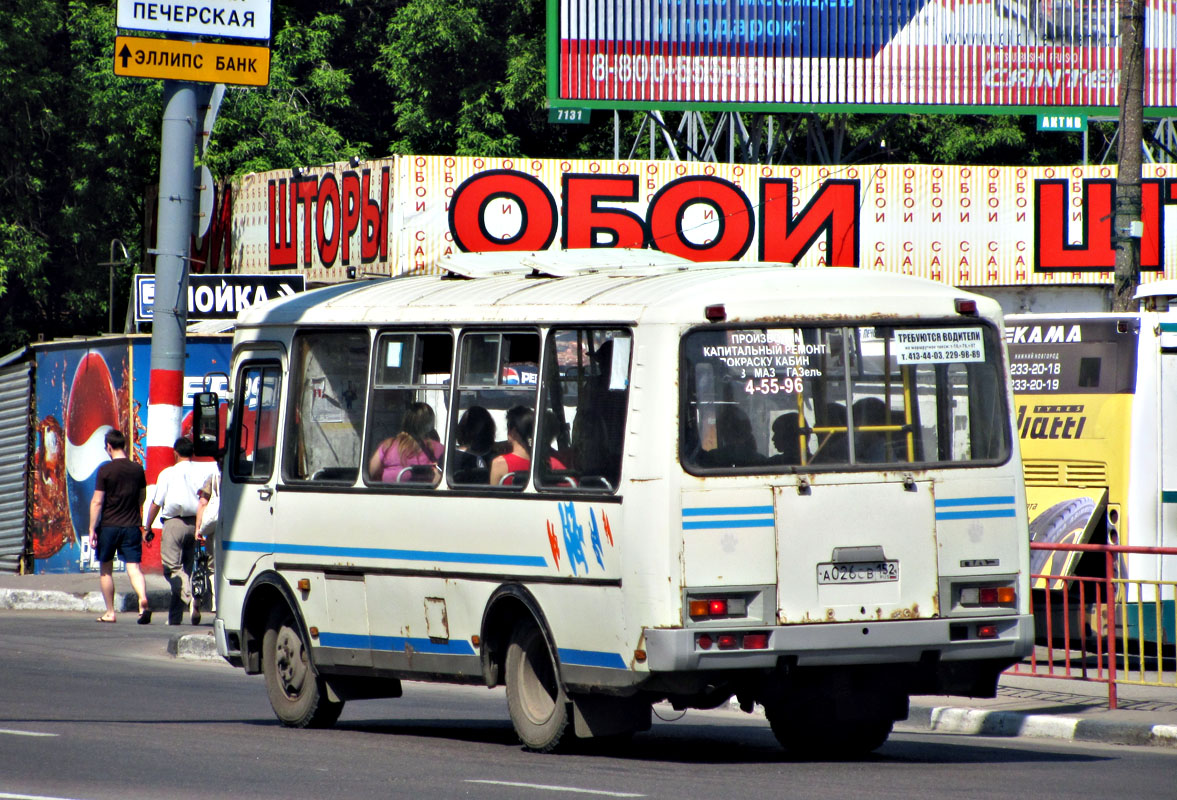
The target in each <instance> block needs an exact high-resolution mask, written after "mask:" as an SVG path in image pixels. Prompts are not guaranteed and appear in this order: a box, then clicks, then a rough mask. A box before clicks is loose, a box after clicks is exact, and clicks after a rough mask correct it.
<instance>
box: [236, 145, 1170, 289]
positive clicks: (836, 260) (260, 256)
mask: <svg viewBox="0 0 1177 800" xmlns="http://www.w3.org/2000/svg"><path fill="white" fill-rule="evenodd" d="M1114 194H1115V169H1114V167H1109V166H1090V167H962V166H926V165H902V164H899V165H877V166H869V165H864V166H852V167H829V166H761V165H751V164H708V163H701V162H691V163H683V162H674V161H604V160H602V161H587V160H580V161H577V160H563V161H561V160H555V159H512V158H480V157H456V156H399V157H396V158H390V159H384V160H379V161H370V162H365V163H363V164H361V165H360V166H359V167H356V168H353V167H351V166H349V165H348V164H346V163H339V164H331V165H325V166H323V167H319V168H310V169H308V170H305V171H302V172H301V174H298V175H295V174H294V173H292V172H291V171H289V170H276V171H273V172H268V173H261V174H252V175H247V176H245V177H243V178H241V179H240V180H239V181H237V182H236V183H235V185H234V187H233V191H232V196H233V203H234V204H233V211H232V235H233V237H234V239H235V241H233V242H232V243H231V247H230V250H231V252H232V253H233V254H234V255H233V258H234V263H233V267H232V268H233V271H234V272H253V273H270V272H275V271H277V272H295V273H301V274H304V275H305V276H306V279H307V280H308V281H311V282H333V281H342V280H348V279H351V278H356V277H363V276H365V275H369V274H383V275H388V274H398V273H401V272H406V271H420V272H430V271H434V270H436V268H437V266H436V265H437V262H438V259H440V258H442V257H443V256H445V255H448V254H451V253H456V252H461V251H495V250H516V251H539V250H548V249H557V248H566V249H580V248H591V247H639V248H640V247H648V248H656V249H659V250H662V251H665V252H668V253H673V254H676V255H679V256H682V257H685V258H688V259H691V260H694V261H725V260H736V261H740V260H743V261H751V260H767V261H783V262H790V263H794V264H798V265H803V266H830V267H848V268H858V269H872V270H884V271H891V272H900V273H904V274H909V275H917V276H921V277H925V278H930V279H933V280H939V281H944V282H946V283H951V284H954V285H959V286H976V287H983V286H1030V285H1067V284H1084V285H1101V284H1102V285H1110V284H1111V280H1112V273H1113V271H1114V269H1115V249H1114V247H1113V229H1112V220H1113V218H1114V214H1113V201H1114ZM1143 222H1144V235H1143V238H1142V239H1141V266H1142V280H1144V281H1148V280H1152V279H1156V278H1161V277H1169V278H1177V244H1175V243H1177V175H1175V171H1174V169H1173V167H1172V165H1164V164H1146V165H1145V166H1144V183H1143Z"/></svg>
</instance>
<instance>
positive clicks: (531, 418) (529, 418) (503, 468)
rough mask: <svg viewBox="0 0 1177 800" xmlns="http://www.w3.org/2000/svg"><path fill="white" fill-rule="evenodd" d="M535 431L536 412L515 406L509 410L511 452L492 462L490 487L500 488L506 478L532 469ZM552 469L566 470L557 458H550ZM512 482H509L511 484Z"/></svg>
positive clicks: (508, 422)
mask: <svg viewBox="0 0 1177 800" xmlns="http://www.w3.org/2000/svg"><path fill="white" fill-rule="evenodd" d="M534 430H535V412H534V411H532V410H531V409H530V408H527V407H526V406H515V407H513V408H510V409H508V410H507V441H508V442H509V443H510V444H511V450H510V452H508V453H503V454H502V455H501V456H498V457H497V458H495V460H494V461H492V462H490V485H491V486H498V485H499V482H500V481H502V480H503V478H504V476H507V475H510V474H511V473H514V472H526V471H527V470H528V469H530V468H531V437H532V431H534ZM548 463H549V464H550V465H551V468H552V469H564V468H565V467H564V465H563V464H561V463H560V461H559V459H557V458H556V457H555V456H550V457H549V458H548ZM510 483H511V481H507V484H510Z"/></svg>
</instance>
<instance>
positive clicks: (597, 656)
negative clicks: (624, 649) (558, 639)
mask: <svg viewBox="0 0 1177 800" xmlns="http://www.w3.org/2000/svg"><path fill="white" fill-rule="evenodd" d="M557 650H558V652H559V653H560V662H561V663H563V664H570V665H573V666H577V667H607V668H608V669H626V666H625V659H623V658H622V657H621V655H620V654H618V653H605V652H602V651H599V650H572V649H570V648H567V647H560V648H557Z"/></svg>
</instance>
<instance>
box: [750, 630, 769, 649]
mask: <svg viewBox="0 0 1177 800" xmlns="http://www.w3.org/2000/svg"><path fill="white" fill-rule="evenodd" d="M744 649H745V650H767V649H768V634H767V633H745V634H744Z"/></svg>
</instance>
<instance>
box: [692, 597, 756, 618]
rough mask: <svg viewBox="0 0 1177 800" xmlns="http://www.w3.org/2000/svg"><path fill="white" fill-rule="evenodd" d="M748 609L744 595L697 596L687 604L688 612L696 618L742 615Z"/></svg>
mask: <svg viewBox="0 0 1177 800" xmlns="http://www.w3.org/2000/svg"><path fill="white" fill-rule="evenodd" d="M747 611H748V602H747V600H745V599H744V598H743V597H708V598H696V599H693V600H691V601H690V602H689V603H688V604H687V613H689V614H690V615H691V619H695V620H699V619H719V618H723V617H742V616H745V615H746V614H747Z"/></svg>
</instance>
